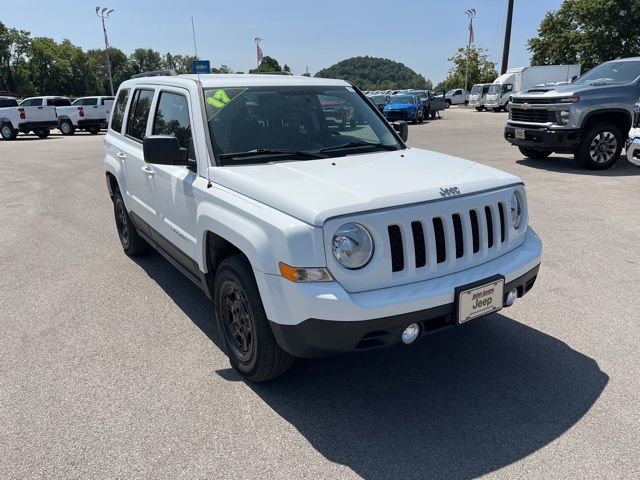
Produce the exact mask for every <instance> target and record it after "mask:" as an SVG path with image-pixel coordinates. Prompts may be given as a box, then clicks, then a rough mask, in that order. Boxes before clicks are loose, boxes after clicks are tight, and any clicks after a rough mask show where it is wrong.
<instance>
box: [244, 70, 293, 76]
mask: <svg viewBox="0 0 640 480" xmlns="http://www.w3.org/2000/svg"><path fill="white" fill-rule="evenodd" d="M250 75H293V73H291V72H285V71H284V70H282V71H280V72H251V73H250Z"/></svg>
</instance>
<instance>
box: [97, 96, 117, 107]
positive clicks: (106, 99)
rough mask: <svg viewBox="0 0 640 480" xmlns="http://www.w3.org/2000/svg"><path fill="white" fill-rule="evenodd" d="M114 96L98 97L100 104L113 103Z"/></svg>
mask: <svg viewBox="0 0 640 480" xmlns="http://www.w3.org/2000/svg"><path fill="white" fill-rule="evenodd" d="M113 100H114V97H102V99H100V105H109V104H110V103H113Z"/></svg>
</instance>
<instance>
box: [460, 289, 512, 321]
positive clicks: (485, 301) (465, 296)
mask: <svg viewBox="0 0 640 480" xmlns="http://www.w3.org/2000/svg"><path fill="white" fill-rule="evenodd" d="M503 298H504V278H499V279H496V280H494V281H492V282H490V283H486V284H484V285H481V286H479V287H474V288H470V289H468V290H463V291H461V292H460V293H459V294H458V323H464V322H467V321H469V320H471V319H473V318H477V317H480V316H482V315H487V314H489V313H493V312H497V311H498V310H500V309H501V308H502V300H503Z"/></svg>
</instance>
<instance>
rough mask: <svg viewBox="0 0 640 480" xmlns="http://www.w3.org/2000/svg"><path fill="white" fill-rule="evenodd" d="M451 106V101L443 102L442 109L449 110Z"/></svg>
mask: <svg viewBox="0 0 640 480" xmlns="http://www.w3.org/2000/svg"><path fill="white" fill-rule="evenodd" d="M450 106H451V100H445V101H444V108H449V107H450Z"/></svg>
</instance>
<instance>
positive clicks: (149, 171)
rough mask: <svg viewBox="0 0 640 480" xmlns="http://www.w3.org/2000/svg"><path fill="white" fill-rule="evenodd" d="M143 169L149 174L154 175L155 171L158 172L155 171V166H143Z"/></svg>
mask: <svg viewBox="0 0 640 480" xmlns="http://www.w3.org/2000/svg"><path fill="white" fill-rule="evenodd" d="M142 171H143V172H144V173H146V174H147V175H153V174H154V173H156V172H154V171H153V168H151V167H149V166H145V167H142Z"/></svg>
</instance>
